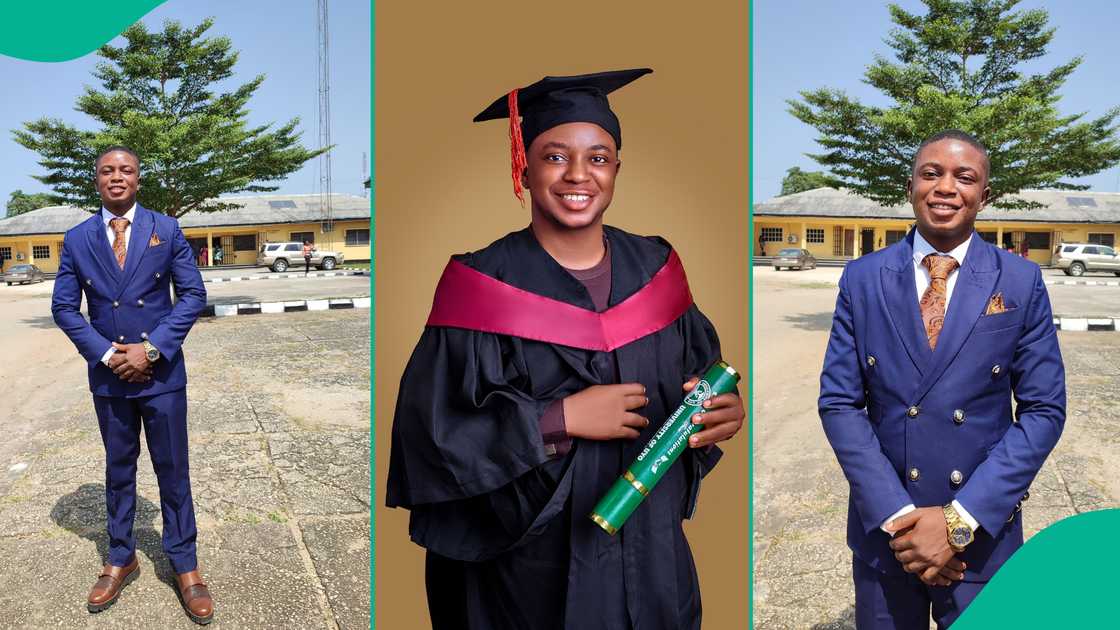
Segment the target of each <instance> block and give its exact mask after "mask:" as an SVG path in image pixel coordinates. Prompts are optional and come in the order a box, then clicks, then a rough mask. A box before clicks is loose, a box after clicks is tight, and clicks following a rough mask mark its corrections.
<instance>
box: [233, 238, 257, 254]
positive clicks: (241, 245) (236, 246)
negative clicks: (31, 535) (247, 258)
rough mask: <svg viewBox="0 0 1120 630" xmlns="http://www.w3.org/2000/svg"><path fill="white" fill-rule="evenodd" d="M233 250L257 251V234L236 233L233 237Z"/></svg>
mask: <svg viewBox="0 0 1120 630" xmlns="http://www.w3.org/2000/svg"><path fill="white" fill-rule="evenodd" d="M233 251H235V252H255V251H257V235H256V234H238V235H236V236H234V237H233Z"/></svg>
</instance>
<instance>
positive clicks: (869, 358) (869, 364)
mask: <svg viewBox="0 0 1120 630" xmlns="http://www.w3.org/2000/svg"><path fill="white" fill-rule="evenodd" d="M867 367H875V357H873V356H871V355H870V354H869V355H867Z"/></svg>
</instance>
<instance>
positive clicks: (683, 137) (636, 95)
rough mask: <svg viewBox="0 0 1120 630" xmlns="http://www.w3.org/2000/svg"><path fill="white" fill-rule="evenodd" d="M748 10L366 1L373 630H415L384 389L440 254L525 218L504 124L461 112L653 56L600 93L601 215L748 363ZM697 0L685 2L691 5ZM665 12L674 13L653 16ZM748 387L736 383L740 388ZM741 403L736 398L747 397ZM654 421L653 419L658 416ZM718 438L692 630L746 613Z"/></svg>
mask: <svg viewBox="0 0 1120 630" xmlns="http://www.w3.org/2000/svg"><path fill="white" fill-rule="evenodd" d="M747 5H748V3H746V2H742V1H741V0H736V1H720V2H710V3H705V4H704V5H702V6H703V9H702V10H700V9H698V10H696V11H692V12H685V11H682V10H681V9H682V5H672V4H668V3H666V4H664V5H660V6H664V7H665V8H664V9H659V8H657V7H658V6H659V5H657V4H653V3H641V4H634V3H584V2H567V3H564V4H562V5H557V4H554V3H553V4H544V3H517V4H514V3H497V2H491V3H485V2H474V3H439V4H436V3H403V2H398V3H392V4H390V3H387V2H385V3H378V4H377V6H376V19H375V25H376V34H375V38H374V42H375V46H376V74H375V77H376V104H375V108H374V110H375V115H376V120H375V123H376V141H377V142H376V148H375V150H376V156H377V159H376V171H375V174H374V187H375V190H376V200H377V201H376V211H375V212H376V216H375V219H374V220H375V225H376V237H375V238H376V241H375V250H376V277H375V287H376V289H375V290H376V311H375V335H376V338H375V343H376V356H375V378H376V386H375V391H374V395H375V409H374V411H375V416H374V418H375V433H376V443H375V445H376V471H375V475H376V479H375V483H376V488H377V493H376V496H375V497H374V507H373V509H374V510H376V513H375V515H374V518H375V521H376V529H375V537H376V538H375V542H376V547H375V549H376V551H375V554H376V555H375V564H376V568H375V579H376V589H377V592H376V600H375V605H376V614H375V621H376V624H377V627H378V628H385V629H392V628H423V627H428V623H429V622H428V616H427V605H426V599H425V594H424V551H423V549H421V548H420V547H418V546H416V545H415V544H413V543H412V542H411V541H410V540H409V538H408V512H407V511H405V510H390V509H388V508H385V507H384V496H385V494H384V491H385V477H386V474H387V471H388V465H389V444H390V428H391V426H392V418H393V409H394V406H395V405H396V395H397V387H398V385H399V382H400V376H401V373H402V371H403V370H404V366H405V363H406V362H407V361H408V357H409V355H410V354H411V352H412V348H413V346H414V344H415V343H416V341H417V339H418V338H419V336H420V332H421V330H422V328H423V324H424V321H425V319H426V318H427V315H428V310H429V308H430V306H431V298H432V293H433V290H434V289H435V284H436V281H437V280H438V278H439V274H440V272H441V271H442V270H443V267H444V265H445V264H446V262H447V259H448V257H449V256H450V255H451V254H453V253H460V252H465V251H470V250H473V249H480V248H482V247H483V246H485V245H487V244H488V243H490V242H491V241H493V240H495V239H496V238H498V237H500V236H502V235H504V234H506V233H508V232H510V231H513V230H517V229H520V228H522V227H524V226H525V225H527V224H528V221H529V210H528V209H527V208H526V209H522V208H521V207H520V206H519V205H518V203H517V200H516V199H515V198H514V197H513V193H512V188H511V180H510V171H509V144H508V137H507V125H506V124H504V123H503V121H492V122H488V123H479V124H475V123H471V122H470V120H471V117H472V116H474V114H475V113H477V112H478V111H481V110H482V108H483V107H485V106H486V105H487V104H489V103H490V101H491V100H493V99H494V98H496V97H497V96H499V95H500V94H503V93H505V92H507V91H508V90H510V89H511V88H514V87H519V86H521V85H525V84H528V83H531V82H533V81H536V80H537V79H539V78H540V77H541V76H543V75H545V74H552V75H562V74H577V73H584V72H596V71H601V70H608V69H619V68H631V67H651V68H653V69H654V74H652V75H649V76H647V77H644V78H642V79H641V80H639V81H637V82H635V83H633V84H631V85H630V86H628V87H627V88H624V89H622V90H620V91H619V92H616V93H615V94H614V95H612V96H611V103H612V107H613V108H614V110H615V111H616V112H617V113H618V116H619V118H620V120H621V121H622V129H623V145H624V149H623V151H622V161H623V168H622V171H621V173H620V174H619V178H618V181H617V184H616V189H615V196H614V201H613V203H612V205H611V207H610V209H609V210H608V211H607V213H606V222H607V223H608V224H611V225H615V226H618V227H620V228H623V229H626V230H629V231H631V232H635V233H639V234H658V235H660V236H663V237H665V238H666V239H668V240H669V241H670V242H671V243H672V244H673V245H674V247H675V248H676V249H677V251H678V252H679V253H680V256H681V258H682V260H683V261H684V263H685V268H686V270H687V271H688V276H689V283H690V285H691V288H692V293H693V295H694V297H695V299H696V302H697V304H699V306H700V308H701V310H703V312H704V313H705V314H706V315H707V316H708V317H709V318H711V320H712V321H713V323H714V324H715V326H716V329H717V330H718V331H719V334H720V340H721V342H722V347H723V355H724V358H725V359H726V360H728V361H729V362H730V363H731V364H732V365H734V366H736V367H738V368H739V369H740V370H742V371H744V372H745V371H746V369H747V361H748V357H749V353H748V351H749V349H748V347H747V345H748V331H749V328H748V326H749V323H748V321H747V313H748V299H749V286H748V283H749V278H750V269H749V267H748V258H747V255H748V250H749V245H750V243H749V240H750V235H749V231H748V223H747V220H748V219H747V217H748V212H749V209H748V185H747V181H748V178H747V175H748V163H747V156H748V147H749V138H748V75H747V73H748V68H749V63H748V51H749V46H748V21H747V18H748V16H747ZM697 6H701V5H697ZM670 7H674V8H675V9H676V10H668V9H669V8H670ZM740 392H741V394H742V395H743V396H744V397H746V396H747V395H748V389H747V387H746V385H745V384H744V385H742V386H741V387H740ZM745 400H746V398H745ZM661 420H662V419H661V418H651V421H653V422H660V421H661ZM721 446H722V447H723V448H724V450H725V456H724V459H723V460H722V461H721V463H720V464H719V466H717V467H716V469H715V470H714V471H713V473H712V474H711V476H709V477H708V478H707V479H706V480H705V482H704V486H703V489H702V491H701V495H700V503H699V507H698V509H697V514H696V518H695V519H694V520H693V521H691V522H686V524H685V529H686V533H687V535H688V539H689V542H690V545H691V546H692V550H693V554H694V555H695V558H696V565H697V571H698V573H699V575H700V585H701V593H702V595H703V601H704V626H705V627H706V628H716V629H719V628H737V627H743V625H744V624H745V623H746V621H745V620H746V619H747V618H748V617H747V606H748V596H747V593H748V592H749V591H748V567H749V566H750V565H749V562H748V545H749V544H750V536H749V532H748V495H747V493H748V489H749V487H750V484H749V480H748V478H747V473H748V457H749V455H750V448H749V444H748V438H747V430H746V428H745V427H744V430H743V431H741V432H740V434H739V435H738V436H737V437H736V438H735V439H734V440H731V441H729V442H724V443H723V444H721Z"/></svg>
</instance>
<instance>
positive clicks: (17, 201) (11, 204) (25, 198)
mask: <svg viewBox="0 0 1120 630" xmlns="http://www.w3.org/2000/svg"><path fill="white" fill-rule="evenodd" d="M57 203H58V201H57V200H56V199H55V197H54V195H51V194H48V193H31V194H27V193H25V192H23V191H22V190H19V189H16V190H13V191H12V196H11V197H8V205H7V210H8V214H7V215H6V216H9V217H14V216H16V215H17V214H23V213H24V212H31V211H32V210H38V209H39V208H46V207H47V206H53V205H55V204H57Z"/></svg>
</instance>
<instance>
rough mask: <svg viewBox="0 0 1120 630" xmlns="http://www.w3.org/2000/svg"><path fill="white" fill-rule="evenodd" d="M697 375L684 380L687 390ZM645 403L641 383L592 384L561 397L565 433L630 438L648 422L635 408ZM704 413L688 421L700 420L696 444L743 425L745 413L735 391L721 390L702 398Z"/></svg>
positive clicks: (712, 440) (729, 434) (693, 440)
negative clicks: (704, 399) (711, 395)
mask: <svg viewBox="0 0 1120 630" xmlns="http://www.w3.org/2000/svg"><path fill="white" fill-rule="evenodd" d="M699 380H700V379H698V378H693V379H690V380H689V381H688V382H687V383H685V384H684V391H685V393H688V392H689V391H691V390H692V388H693V387H695V386H696V383H698V382H699ZM647 404H649V398H648V397H646V388H645V386H644V385H642V384H641V383H623V384H621V385H592V386H591V387H588V388H587V389H584V390H583V391H580V392H577V393H575V394H572V395H571V396H568V397H567V398H565V399H564V402H563V405H564V424H565V428H566V430H567V432H568V435H570V436H572V437H580V438H585V439H589V440H613V439H617V438H625V439H630V440H632V439H634V438H636V437H638V436H639V435H641V430H642V429H644V428H645V427H647V426H649V420H648V419H646V418H645V417H644V416H642V415H641V414H639V413H637V411H636V410H639V409H641V408H642V407H645V406H646V405H647ZM704 410H705V411H704V413H702V414H696V415H694V416H693V417H692V421H693V422H695V423H697V424H703V425H704V430H702V431H698V432H697V433H696V434H695V435H693V436H692V438H691V439H690V440H689V446H691V447H693V448H696V447H701V446H707V445H709V444H714V443H715V442H720V441H722V440H726V439H729V438H731V437H732V436H734V435H735V434H736V433H738V431H739V429H740V428H742V426H743V419H744V418H745V417H746V413H745V412H744V410H743V401H742V399H740V398H739V396H738V395H737V394H734V393H730V394H722V395H720V396H715V397H713V398H711V399H709V400H706V401H705V402H704Z"/></svg>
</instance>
